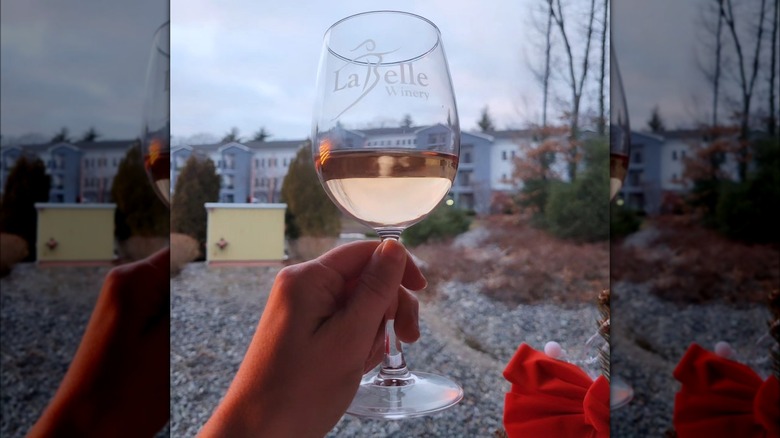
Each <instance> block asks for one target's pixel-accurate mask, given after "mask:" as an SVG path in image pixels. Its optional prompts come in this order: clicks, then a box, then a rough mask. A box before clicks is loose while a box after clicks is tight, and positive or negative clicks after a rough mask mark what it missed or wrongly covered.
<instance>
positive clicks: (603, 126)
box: [597, 0, 609, 135]
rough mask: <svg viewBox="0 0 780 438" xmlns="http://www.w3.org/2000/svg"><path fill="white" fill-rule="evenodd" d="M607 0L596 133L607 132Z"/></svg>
mask: <svg viewBox="0 0 780 438" xmlns="http://www.w3.org/2000/svg"><path fill="white" fill-rule="evenodd" d="M608 11H609V0H604V11H603V12H604V15H602V17H601V20H602V23H601V75H600V76H599V118H598V123H597V126H598V133H599V135H604V134H605V133H606V132H607V118H606V114H607V110H606V105H605V104H604V100H605V98H604V82H605V80H606V63H607V32H608V31H609V26H608V25H607V22H608V15H609V14H608Z"/></svg>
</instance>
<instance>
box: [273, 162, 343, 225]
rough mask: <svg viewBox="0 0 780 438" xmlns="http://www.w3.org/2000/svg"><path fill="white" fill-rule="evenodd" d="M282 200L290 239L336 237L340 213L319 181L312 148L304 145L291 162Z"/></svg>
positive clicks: (283, 185)
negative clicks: (285, 208)
mask: <svg viewBox="0 0 780 438" xmlns="http://www.w3.org/2000/svg"><path fill="white" fill-rule="evenodd" d="M282 199H283V200H284V202H285V203H287V210H288V212H287V214H286V215H285V224H286V235H287V237H288V238H290V239H296V238H298V236H312V237H337V236H338V235H339V233H340V232H341V212H339V209H338V207H336V205H335V204H334V203H333V202H332V201H331V200H330V198H329V197H328V195H327V193H325V189H323V188H322V185H321V184H320V180H319V178H318V177H317V172H316V171H315V170H314V161H313V160H312V159H311V150H310V148H308V147H302V148H301V149H300V150H299V151H298V154H297V155H296V156H295V159H294V160H293V161H292V162H291V163H290V168H289V170H288V172H287V176H285V177H284V182H283V183H282Z"/></svg>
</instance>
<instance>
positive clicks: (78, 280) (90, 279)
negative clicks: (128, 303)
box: [0, 263, 169, 437]
mask: <svg viewBox="0 0 780 438" xmlns="http://www.w3.org/2000/svg"><path fill="white" fill-rule="evenodd" d="M110 269H111V267H110V266H100V267H49V268H39V267H38V266H37V265H36V264H34V263H22V264H18V265H16V266H15V267H14V269H13V271H12V272H11V274H10V275H8V276H7V277H4V278H2V279H0V312H1V313H0V385H1V387H2V391H0V406H2V408H1V410H0V412H1V413H2V418H1V419H0V436H2V437H22V436H24V435H25V433H26V432H27V430H29V428H30V427H31V426H32V425H33V423H34V422H35V421H36V419H37V418H38V417H39V416H40V414H41V413H42V412H43V409H44V408H45V407H46V405H47V404H48V402H49V400H50V399H51V397H52V396H53V395H54V392H55V391H56V389H57V387H58V386H59V383H60V381H61V380H62V377H63V376H64V375H65V372H66V371H67V370H68V366H69V365H70V360H71V358H72V357H73V355H74V354H75V352H76V349H77V348H78V345H79V342H80V341H81V337H82V335H83V334H84V329H85V328H86V325H87V321H88V320H89V316H90V314H91V313H92V308H93V307H94V305H95V301H96V299H97V296H98V293H99V292H100V287H101V285H102V284H103V279H104V278H105V276H106V274H107V273H108V271H109V270H110ZM168 435H169V433H168V428H167V426H166V428H165V429H163V430H162V431H161V432H160V433H159V434H158V436H160V437H162V436H168Z"/></svg>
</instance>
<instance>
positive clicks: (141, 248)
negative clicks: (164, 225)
mask: <svg viewBox="0 0 780 438" xmlns="http://www.w3.org/2000/svg"><path fill="white" fill-rule="evenodd" d="M167 245H168V239H167V238H166V237H162V236H152V237H145V236H130V238H129V239H127V240H125V241H124V242H119V262H120V263H127V262H134V261H136V260H141V259H145V258H147V257H149V256H150V255H152V254H154V253H155V252H157V251H159V250H161V249H163V248H165V247H166V246H167Z"/></svg>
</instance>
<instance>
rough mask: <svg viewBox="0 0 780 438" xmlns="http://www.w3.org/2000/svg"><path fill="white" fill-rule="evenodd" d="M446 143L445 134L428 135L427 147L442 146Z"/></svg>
mask: <svg viewBox="0 0 780 438" xmlns="http://www.w3.org/2000/svg"><path fill="white" fill-rule="evenodd" d="M446 142H447V134H445V133H437V134H428V145H431V146H432V145H443V144H444V143H446Z"/></svg>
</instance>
